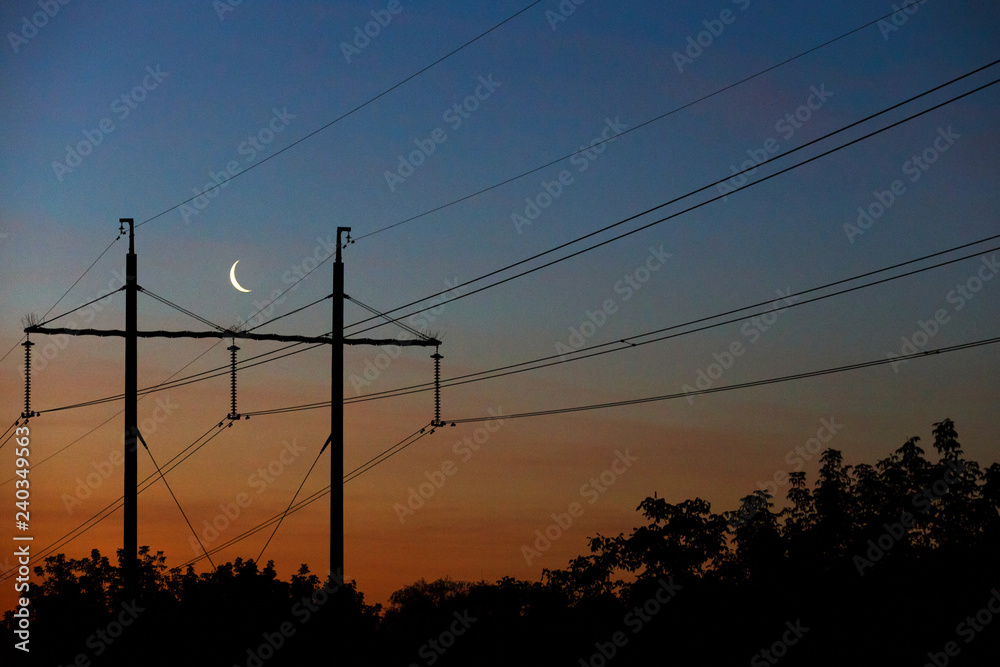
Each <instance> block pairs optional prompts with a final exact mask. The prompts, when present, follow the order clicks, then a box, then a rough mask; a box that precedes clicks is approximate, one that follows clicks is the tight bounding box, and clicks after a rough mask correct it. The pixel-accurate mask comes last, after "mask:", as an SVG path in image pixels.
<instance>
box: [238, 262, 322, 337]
mask: <svg viewBox="0 0 1000 667" xmlns="http://www.w3.org/2000/svg"><path fill="white" fill-rule="evenodd" d="M327 259H329V258H327ZM310 273H312V271H310ZM306 275H308V274H306ZM303 277H304V276H303ZM281 294H284V292H282V293H281ZM281 294H279V295H278V296H276V297H274V298H275V299H277V298H279V297H280V296H281ZM332 297H333V295H332V294H330V295H327V296H324V297H323V298H321V299H316V300H315V301H313V302H312V303H307V304H306V305H304V306H302V307H301V308H296V309H295V310H293V311H291V312H288V313H285V314H284V315H278V316H277V317H272V318H271V319H269V320H267V321H265V322H261V323H260V324H258V325H257V326H255V327H250V328H249V329H247V332H248V333H249V332H251V331H254V330H256V329H260V328H261V327H262V326H264V325H265V324H271V323H272V322H277V321H278V320H280V319H281V318H283V317H288V316H289V315H294V314H295V313H298V312H300V311H303V310H305V309H306V308H311V307H313V306H315V305H316V304H317V303H322V302H324V301H326V300H327V299H330V298H332ZM269 305H270V302H269V303H267V304H265V305H264V308H267V306H269ZM261 310H263V308H262V309H261ZM257 312H258V313H259V312H261V311H260V310H258V311H257ZM254 315H256V313H255V314H254Z"/></svg>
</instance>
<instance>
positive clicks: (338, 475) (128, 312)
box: [24, 218, 441, 597]
mask: <svg viewBox="0 0 1000 667" xmlns="http://www.w3.org/2000/svg"><path fill="white" fill-rule="evenodd" d="M119 223H120V225H121V227H120V230H121V232H122V233H124V225H125V223H128V226H129V249H128V254H127V255H126V256H125V330H124V331H122V330H120V329H67V328H62V327H46V326H41V325H31V326H28V327H25V329H24V332H25V333H26V334H31V333H44V334H66V335H70V336H99V337H108V336H115V337H123V338H124V339H125V462H124V478H125V479H124V484H125V488H124V494H125V502H124V518H123V522H124V525H123V540H122V548H123V549H124V552H125V554H124V563H123V570H124V572H123V575H124V591H125V594H126V595H127V596H129V597H135V596H136V595H137V593H138V588H137V575H138V551H139V537H138V535H139V530H138V523H139V518H138V516H139V515H138V487H139V476H138V469H139V466H138V447H137V444H138V443H137V441H138V436H139V427H138V407H137V406H138V392H139V383H138V339H139V338H220V339H222V338H233V339H234V343H233V346H232V347H230V348H229V350H230V352H231V354H232V356H233V368H234V373H235V350H236V349H239V348H236V345H235V339H236V338H245V339H249V340H267V341H278V342H296V343H322V344H326V345H331V346H332V351H333V355H332V356H333V359H332V363H331V366H330V443H331V456H330V486H331V488H330V575H331V576H332V577H334V580H335V581H337V580H341V579H343V577H344V487H343V479H344V404H343V401H344V345H398V346H423V347H437V346H439V345H440V344H441V341H439V340H437V339H434V338H424V339H411V340H393V339H376V338H344V299H345V294H344V263H343V258H342V256H341V249H342V248H344V247H346V245H347V243H349V242H350V231H351V228H350V227H338V228H337V253H336V261H335V262H334V265H333V294H332V297H333V299H332V301H333V308H332V309H333V314H332V324H333V332H332V334H331V335H330V336H320V337H314V336H298V335H288V334H255V333H247V332H240V331H232V330H229V329H225V330H219V331H139V330H138V325H137V323H138V311H137V303H136V302H137V295H138V293H139V291H140V290H141V289H142V288H141V287H140V286H139V284H138V278H137V270H136V266H137V262H136V254H135V238H134V229H135V228H134V224H133V219H132V218H121V219H120V220H119ZM345 232H347V241H346V242H344V241H342V237H341V235H342V234H343V233H345ZM28 345H30V343H28ZM26 354H27V353H26ZM435 357H436V359H435V360H436V361H437V359H439V358H440V355H435ZM26 373H29V374H30V365H29V368H27V369H26ZM29 378H30V375H29ZM29 381H30V379H29ZM233 387H234V395H233V403H232V413H231V414H230V415H228V417H229V418H231V419H232V418H236V419H238V418H239V415H237V414H236V402H235V401H236V399H235V378H234V380H233ZM25 401H26V403H25V404H26V406H27V405H28V404H27V396H26V397H25ZM28 411H29V408H28V407H26V408H25V412H26V413H28ZM34 414H37V413H31V415H29V416H33V415H34ZM438 416H439V415H438V414H437V413H436V416H435V423H437V422H438V421H439V419H438Z"/></svg>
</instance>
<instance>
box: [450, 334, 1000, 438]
mask: <svg viewBox="0 0 1000 667" xmlns="http://www.w3.org/2000/svg"><path fill="white" fill-rule="evenodd" d="M995 343H1000V336H997V337H995V338H986V339H983V340H978V341H974V342H971V343H961V344H959V345H950V346H948V347H941V348H938V349H936V350H925V351H923V352H915V353H913V354H903V355H899V356H892V357H889V358H886V359H874V360H871V361H863V362H859V363H856V364H848V365H845V366H836V367H833V368H824V369H820V370H815V371H806V372H804V373H795V374H793V375H782V376H779V377H773V378H767V379H764V380H754V381H751V382H741V383H739V384H730V385H725V386H721V387H710V388H709V389H694V390H692V391H683V392H680V393H674V394H663V395H661V396H647V397H644V398H632V399H628V400H624V401H611V402H608V403H593V404H591V405H578V406H574V407H569V408H555V409H552V410H537V411H535V412H521V413H516V414H511V415H503V419H519V418H523V417H543V416H548V415H558V414H565V413H568V412H582V411H585V410H600V409H603V408H616V407H622V406H625V405H638V404H640V403H651V402H654V401H667V400H671V399H675V398H687V397H688V396H701V395H703V394H715V393H719V392H724V391H734V390H736V389H747V388H750V387H761V386H764V385H768V384H778V383H780V382H790V381H792V380H802V379H806V378H813V377H819V376H821V375H831V374H833V373H843V372H846V371H853V370H858V369H861V368H871V367H873V366H882V365H884V364H893V363H901V362H904V361H910V360H913V359H921V358H924V357H928V356H930V355H934V354H947V353H949V352H956V351H959V350H966V349H970V348H974V347H980V346H982V345H993V344H995ZM491 419H497V417H496V415H489V416H485V417H469V418H466V419H452V420H450V421H452V422H453V423H455V424H471V423H473V422H484V421H489V420H491Z"/></svg>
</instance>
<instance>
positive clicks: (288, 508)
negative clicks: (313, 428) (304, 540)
mask: <svg viewBox="0 0 1000 667" xmlns="http://www.w3.org/2000/svg"><path fill="white" fill-rule="evenodd" d="M331 437H332V436H331ZM329 444H330V438H327V440H326V442H325V443H323V446H322V447H320V449H319V454H317V455H316V460H314V461H313V462H312V465H311V466H309V470H307V471H306V475H305V477H303V478H302V483H301V484H299V488H297V489H296V490H295V495H293V496H292V499H291V501H289V503H288V507H286V508H285V511H284V512H283V513H282V514H281V519H279V520H278V523H277V524H276V525H275V526H274V530H273V531H271V536H270V537H268V538H267V542H265V543H264V546H263V547H261V549H260V553H259V554H257V557H256V558H254V561H253V562H255V563H260V559H261V557H263V555H264V551H266V550H267V545H269V544H270V543H271V540H273V539H274V536H275V534H277V532H278V528H280V527H281V522H282V521H284V520H285V517H286V516H288V510H290V509H291V508H292V505H294V504H295V499H296V498H298V497H299V493H300V492H301V491H302V487H303V486H305V484H306V480H307V479H309V475H310V474H311V473H312V471H313V468H315V467H316V464H317V463H319V457H321V456H322V455H323V452H324V451H326V447H327V445H329ZM202 550H204V548H203V549H202ZM205 555H206V556H207V555H208V553H207V552H206V553H205Z"/></svg>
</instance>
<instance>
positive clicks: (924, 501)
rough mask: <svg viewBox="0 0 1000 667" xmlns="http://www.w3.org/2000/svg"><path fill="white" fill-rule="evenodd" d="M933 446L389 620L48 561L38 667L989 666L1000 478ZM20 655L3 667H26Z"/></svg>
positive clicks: (97, 564)
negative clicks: (132, 580) (129, 594)
mask: <svg viewBox="0 0 1000 667" xmlns="http://www.w3.org/2000/svg"><path fill="white" fill-rule="evenodd" d="M933 434H934V443H933V446H934V449H935V451H936V452H937V454H938V461H937V462H931V461H929V460H928V459H926V458H925V456H924V450H923V449H922V448H921V447H919V446H918V442H919V438H911V439H910V440H908V441H907V442H906V443H905V444H903V445H902V446H901V447H900V448H899V449H897V450H896V451H895V452H894V453H893V454H892V455H891V456H889V457H888V458H885V459H882V460H881V461H878V462H877V463H876V464H875V465H866V464H861V465H858V466H854V467H852V466H849V465H845V463H844V461H843V458H842V456H841V454H840V452H838V451H836V450H833V449H828V450H826V451H824V452H823V454H822V458H821V469H820V473H819V479H818V480H817V482H816V483H815V485H814V487H813V488H811V489H810V488H809V487H808V485H807V483H806V479H805V474H804V473H802V472H793V473H791V474H790V475H789V490H788V492H787V504H786V506H785V507H784V508H783V509H781V510H780V511H776V510H775V503H774V499H773V498H772V497H771V495H770V494H769V493H768V492H766V491H756V492H754V493H753V494H751V495H749V496H747V497H745V498H743V499H742V501H741V506H740V507H739V508H738V509H737V510H736V511H733V512H725V513H722V514H715V513H713V512H712V510H711V505H710V504H709V503H708V502H707V501H704V500H702V499H699V498H696V499H694V500H687V501H684V502H681V503H679V504H676V505H674V504H670V503H667V502H666V501H665V500H664V499H663V498H659V497H657V496H656V495H654V496H653V497H652V498H646V499H645V500H643V501H642V502H641V503H640V504H639V506H638V507H637V511H638V512H640V514H641V516H642V518H643V520H644V522H645V523H644V525H641V526H639V527H636V528H634V529H633V530H632V531H631V532H630V533H629V534H628V535H626V534H624V533H622V534H619V535H617V536H615V537H604V536H601V535H597V536H596V537H593V538H590V540H589V546H590V553H589V554H588V555H583V556H579V557H577V558H575V559H573V560H572V561H570V563H569V564H568V566H567V567H566V569H561V570H546V571H545V572H544V573H543V576H542V579H541V581H538V582H526V581H520V580H516V579H511V578H509V577H505V578H504V579H502V580H500V581H497V582H495V583H485V582H483V583H469V582H459V581H452V580H449V579H444V580H438V581H434V582H430V583H428V582H425V581H420V582H417V583H415V584H413V585H411V586H408V587H406V588H403V589H401V590H399V591H397V592H396V593H394V594H393V595H392V597H391V598H390V600H389V605H388V607H387V608H385V609H383V608H382V607H381V605H368V604H366V603H365V602H364V596H363V595H362V594H361V593H360V592H358V591H357V590H356V589H355V587H354V586H353V585H352V584H347V585H344V586H342V587H341V586H338V585H337V583H336V582H325V583H326V587H324V586H323V585H322V584H323V582H321V581H320V580H319V578H318V577H317V576H315V575H312V574H310V573H309V570H308V568H307V567H306V566H304V565H303V566H302V568H301V569H300V571H299V573H298V574H296V575H294V576H293V577H292V578H291V580H290V581H288V582H285V581H281V580H279V579H278V578H277V576H276V575H275V572H274V570H273V568H272V565H271V564H270V563H268V565H267V566H266V567H265V568H264V569H263V570H261V569H259V568H258V566H257V565H256V564H255V563H253V562H250V561H243V560H241V559H237V560H236V562H235V563H226V564H225V565H222V566H220V567H219V568H217V569H216V570H215V571H213V572H211V573H205V574H200V575H198V574H195V573H194V572H193V570H191V569H190V568H189V569H188V570H187V571H186V572H182V571H180V570H177V569H174V570H168V569H167V567H166V565H165V563H164V558H163V556H162V554H160V553H157V554H155V555H154V554H152V553H150V551H149V550H148V548H144V549H143V550H142V551H141V591H140V593H139V595H138V600H137V601H136V602H135V603H132V601H130V600H123V599H122V591H121V586H120V577H119V568H118V567H117V566H116V565H113V564H111V563H110V562H109V561H108V559H107V558H105V557H103V556H101V555H100V553H98V552H97V551H94V552H93V553H92V554H91V557H90V558H85V559H81V560H72V559H70V560H67V559H66V558H65V556H63V555H61V554H60V555H57V556H51V557H49V558H47V559H46V560H45V564H44V565H43V566H40V567H36V568H35V572H36V575H37V577H38V579H39V580H40V583H39V584H38V585H37V586H36V587H35V588H34V589H33V591H32V598H31V599H32V604H33V610H32V613H33V617H32V642H31V646H32V652H31V657H32V662H31V663H30V664H38V665H45V666H46V667H52V666H55V665H71V664H93V665H125V664H141V665H149V666H151V665H180V664H191V665H219V666H225V667H228V666H230V665H239V666H241V667H261V666H263V665H266V666H267V667H272V666H277V665H313V664H346V665H354V664H365V665H420V666H423V665H428V666H429V665H509V664H517V665H573V666H578V665H594V666H595V667H596V666H600V665H612V666H615V665H652V664H656V665H672V664H699V665H701V664H705V665H729V664H747V663H749V664H751V665H770V664H779V663H780V664H782V665H896V664H900V665H902V664H912V665H924V664H935V663H934V662H933V661H932V659H936V660H937V664H938V665H943V664H945V662H947V663H949V664H950V663H951V661H954V662H955V663H956V664H958V665H985V664H990V665H992V664H997V663H996V658H997V657H998V656H1000V613H994V612H991V611H989V609H990V607H989V605H990V604H992V606H993V609H996V610H998V612H1000V592H998V591H1000V567H998V563H1000V561H998V556H1000V465H998V464H996V463H994V464H992V465H990V467H989V468H987V469H986V470H981V469H980V467H979V465H978V464H977V463H976V462H974V461H969V460H966V459H965V458H964V457H963V452H962V448H961V445H960V444H959V442H958V435H957V433H956V431H955V426H954V424H953V423H952V422H951V420H944V421H942V422H939V423H937V424H935V425H934V430H933ZM119 556H120V554H119ZM331 590H333V591H334V592H333V593H328V591H331ZM991 601H992V603H991ZM983 610H987V611H986V612H983ZM10 614H11V612H7V614H6V615H5V618H4V625H5V630H6V633H5V634H6V636H7V637H10V636H11V634H10V632H11V625H12V623H13V619H12V618H11V615H10ZM334 617H336V618H337V624H334ZM987 617H988V618H989V619H990V621H988V622H984V620H985V619H987ZM125 620H128V621H129V623H128V627H124V628H122V632H121V633H120V634H119V635H118V636H116V637H111V635H112V631H116V628H115V624H116V623H119V622H121V623H124V621H125ZM283 629H284V632H282V630H283ZM101 631H103V632H104V636H105V637H107V638H108V639H113V641H110V642H105V641H104V640H103V639H102V638H101V636H102V635H101V634H99V633H100V632H101ZM793 639H794V643H793V642H792V641H791V640H793ZM785 640H788V642H787V643H784V642H785ZM949 642H953V644H952V646H953V647H954V649H953V653H957V656H958V657H949V656H947V654H946V653H945V651H946V647H947V646H948V645H949V644H948V643H949ZM11 644H12V642H11V641H8V642H6V645H5V647H4V655H5V660H4V663H3V664H21V663H22V662H23V661H20V660H18V661H17V662H15V661H14V660H13V659H11V660H10V661H8V660H7V659H6V657H7V656H16V653H17V652H14V651H12V650H11ZM98 650H100V652H101V654H100V655H97V652H98ZM765 650H766V651H768V653H767V654H766V655H765V654H764V653H762V651H765ZM79 654H83V655H84V656H85V658H86V659H87V660H88V661H89V663H84V662H77V663H74V660H75V659H77V658H76V656H78V655H79ZM135 656H142V657H141V659H138V660H136V659H135ZM942 660H945V662H942Z"/></svg>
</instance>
